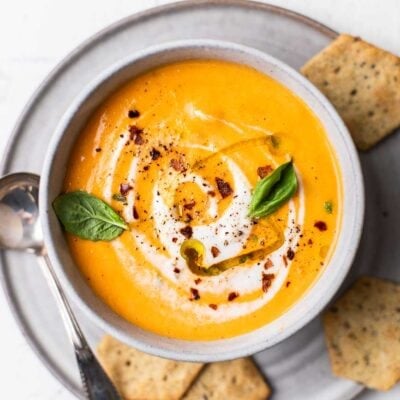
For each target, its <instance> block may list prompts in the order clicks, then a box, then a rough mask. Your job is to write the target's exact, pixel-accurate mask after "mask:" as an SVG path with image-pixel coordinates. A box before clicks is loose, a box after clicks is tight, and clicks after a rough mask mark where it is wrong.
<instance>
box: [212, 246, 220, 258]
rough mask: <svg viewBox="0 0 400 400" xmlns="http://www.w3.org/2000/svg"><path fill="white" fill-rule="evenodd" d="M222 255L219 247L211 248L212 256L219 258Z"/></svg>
mask: <svg viewBox="0 0 400 400" xmlns="http://www.w3.org/2000/svg"><path fill="white" fill-rule="evenodd" d="M220 253H221V252H220V251H219V248H218V247H215V246H212V247H211V254H212V255H213V257H214V258H215V257H218V256H219V254H220Z"/></svg>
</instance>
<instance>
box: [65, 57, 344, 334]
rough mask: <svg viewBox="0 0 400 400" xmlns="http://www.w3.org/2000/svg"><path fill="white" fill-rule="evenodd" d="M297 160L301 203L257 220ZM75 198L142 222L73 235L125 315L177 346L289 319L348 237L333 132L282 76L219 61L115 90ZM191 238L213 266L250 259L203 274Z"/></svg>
mask: <svg viewBox="0 0 400 400" xmlns="http://www.w3.org/2000/svg"><path fill="white" fill-rule="evenodd" d="M289 159H292V160H293V163H294V166H295V170H296V174H297V177H298V181H299V188H298V190H297V193H296V195H295V196H294V197H293V198H292V199H291V200H290V201H289V202H287V203H285V204H284V205H283V206H282V207H281V208H279V210H278V211H276V212H275V213H273V214H271V215H269V216H267V217H265V218H261V219H259V220H257V221H254V220H252V219H251V218H249V217H248V205H249V202H250V199H251V196H252V193H253V190H254V187H255V185H256V183H257V182H258V181H259V180H260V179H261V178H260V176H263V175H265V174H269V173H271V171H273V170H274V169H276V167H277V166H279V165H281V164H282V163H284V162H285V161H287V160H289ZM64 190H65V191H67V192H69V191H74V190H85V191H87V192H89V193H91V194H93V195H95V196H97V197H99V198H101V199H102V200H104V201H105V202H106V203H108V204H109V205H110V206H111V207H112V208H114V210H116V211H117V212H118V213H120V215H121V216H122V217H123V218H124V219H125V221H126V222H127V224H128V226H129V229H128V230H126V231H125V232H124V233H123V234H122V235H121V236H120V237H118V238H117V239H115V240H113V241H110V242H92V241H88V240H82V239H79V238H76V237H74V236H72V235H68V244H69V247H70V250H71V252H72V255H73V257H74V259H75V261H76V264H77V266H78V267H79V269H80V270H81V272H82V274H83V275H84V276H85V277H86V279H87V282H88V284H89V285H90V286H91V287H92V289H93V290H94V292H95V293H96V294H97V295H98V296H99V297H100V298H101V299H102V300H103V301H104V302H105V303H107V304H108V305H109V306H110V307H111V308H112V309H113V310H114V311H115V312H116V313H118V314H119V315H120V316H121V317H123V318H125V319H126V320H128V321H130V322H131V323H132V324H135V325H137V326H139V327H141V328H143V329H146V330H149V331H152V332H155V333H157V334H160V335H164V336H168V337H172V338H180V339H189V340H212V339H221V338H227V337H232V336H236V335H240V334H243V333H247V332H250V331H252V330H254V329H256V328H259V327H261V326H263V325H265V324H267V323H268V322H270V321H273V320H274V319H276V318H278V317H279V316H281V315H282V314H283V313H285V311H287V310H288V308H289V307H291V306H292V305H293V304H294V303H296V302H297V301H298V300H299V299H300V298H301V297H302V296H303V295H304V293H305V292H306V291H307V290H308V289H309V288H310V287H311V285H312V284H313V283H314V282H315V281H316V279H317V278H318V275H319V274H320V272H321V270H323V268H324V265H325V264H326V263H327V262H328V261H329V258H330V256H331V253H332V251H333V249H334V247H335V243H336V237H337V234H338V229H339V227H340V216H341V178H340V172H339V169H338V165H337V161H336V158H335V155H334V153H333V150H332V148H331V146H330V143H329V141H328V139H327V136H326V133H325V131H324V128H323V126H322V125H321V122H320V121H319V120H318V118H317V117H316V116H315V115H314V114H313V112H312V111H311V110H310V109H309V107H308V106H307V105H306V104H305V103H304V102H303V101H302V100H301V99H300V98H299V97H297V96H296V95H294V94H293V93H292V92H291V91H290V90H288V89H287V88H286V87H284V86H283V85H282V84H280V83H278V82H277V81H275V80H274V79H272V78H271V77H269V76H266V75H264V74H262V73H260V72H258V71H256V70H254V69H252V68H249V67H246V66H243V65H238V64H234V63H229V62H223V61H216V60H201V61H200V60H193V61H184V62H178V63H174V64H170V65H166V66H162V67H160V68H157V69H154V70H152V71H149V72H148V73H146V74H143V75H141V76H139V77H137V78H135V79H133V80H132V81H130V82H128V83H126V84H125V85H124V86H123V87H121V88H120V89H119V90H117V91H116V92H115V93H114V94H112V95H111V96H110V97H109V98H108V99H107V101H105V102H104V104H102V105H101V107H100V108H99V109H98V110H97V111H96V112H95V113H94V115H93V116H92V117H91V119H90V121H89V122H88V124H87V126H86V127H85V129H84V130H83V131H82V133H81V134H80V136H79V138H78V140H77V141H76V143H75V145H74V147H73V150H72V153H71V156H70V161H69V165H68V169H67V174H66V177H65V183H64ZM188 238H191V239H197V240H199V241H201V243H202V244H203V245H204V248H205V254H204V262H205V263H206V264H208V265H210V264H212V263H216V262H223V261H224V260H227V259H231V258H232V257H237V256H240V257H239V261H238V263H237V265H235V266H233V267H232V268H229V269H228V270H226V271H224V272H222V273H220V274H218V275H215V276H207V275H205V276H197V275H196V274H194V273H193V272H191V270H190V269H189V268H188V266H187V264H186V261H185V260H184V259H183V258H182V256H181V254H180V246H181V245H182V243H183V242H184V241H185V240H187V239H188ZM259 248H260V249H265V253H261V255H260V257H259V258H257V259H256V260H254V259H248V258H247V257H246V254H247V252H248V251H250V250H257V249H259ZM241 255H243V257H241Z"/></svg>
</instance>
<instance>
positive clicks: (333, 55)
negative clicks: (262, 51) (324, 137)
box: [301, 35, 400, 150]
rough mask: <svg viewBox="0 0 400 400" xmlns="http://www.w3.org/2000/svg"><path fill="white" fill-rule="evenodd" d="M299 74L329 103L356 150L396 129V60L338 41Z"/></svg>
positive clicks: (399, 94) (399, 71)
mask: <svg viewBox="0 0 400 400" xmlns="http://www.w3.org/2000/svg"><path fill="white" fill-rule="evenodd" d="M301 72H302V73H303V74H304V75H305V76H306V77H307V78H308V79H309V80H310V81H311V82H313V83H314V85H315V86H317V87H318V88H319V89H320V90H321V92H322V93H324V94H325V95H326V97H328V99H329V100H330V101H331V102H332V104H333V105H334V106H335V108H336V110H337V111H338V112H339V114H340V115H341V117H342V118H343V120H344V122H345V123H346V125H347V127H348V129H349V131H350V133H351V135H352V136H353V139H354V142H355V143H356V145H357V147H358V148H359V149H361V150H367V149H369V148H370V147H372V146H373V145H375V144H376V143H377V142H379V141H380V140H381V139H383V138H384V137H385V136H387V135H388V134H389V133H391V132H392V131H393V130H394V129H395V128H397V127H398V126H399V125H400V58H399V57H396V56H395V55H393V54H391V53H389V52H387V51H385V50H382V49H379V48H377V47H375V46H373V45H371V44H369V43H367V42H364V41H363V40H361V39H359V38H355V37H352V36H349V35H340V36H339V37H338V38H337V39H336V40H334V41H333V42H332V43H331V44H330V45H329V46H328V47H327V48H325V49H324V50H322V52H320V53H318V54H317V55H316V56H314V57H313V58H311V60H309V61H308V62H307V63H306V64H305V65H304V66H303V67H302V69H301Z"/></svg>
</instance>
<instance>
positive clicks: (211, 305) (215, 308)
mask: <svg viewBox="0 0 400 400" xmlns="http://www.w3.org/2000/svg"><path fill="white" fill-rule="evenodd" d="M208 307H210V308H212V309H213V310H217V309H218V305H217V304H209V305H208Z"/></svg>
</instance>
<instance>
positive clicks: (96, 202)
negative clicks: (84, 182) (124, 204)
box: [53, 191, 127, 241]
mask: <svg viewBox="0 0 400 400" xmlns="http://www.w3.org/2000/svg"><path fill="white" fill-rule="evenodd" d="M53 208H54V211H55V213H56V215H57V217H58V219H59V220H60V222H61V223H62V225H63V227H64V229H65V230H66V231H67V232H69V233H72V234H73V235H76V236H78V237H80V238H82V239H87V240H93V241H98V240H106V241H109V240H112V239H115V238H116V237H118V236H119V235H120V234H121V233H122V232H123V231H124V230H126V229H127V225H126V223H125V221H124V220H123V219H122V218H121V217H120V216H119V215H118V214H117V213H116V212H115V211H114V210H113V209H112V208H111V207H110V206H109V205H108V204H106V203H105V202H104V201H102V200H100V199H98V198H97V197H95V196H92V195H91V194H89V193H87V192H84V191H77V192H71V193H67V194H63V195H60V196H58V197H57V198H56V199H55V200H54V201H53Z"/></svg>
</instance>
